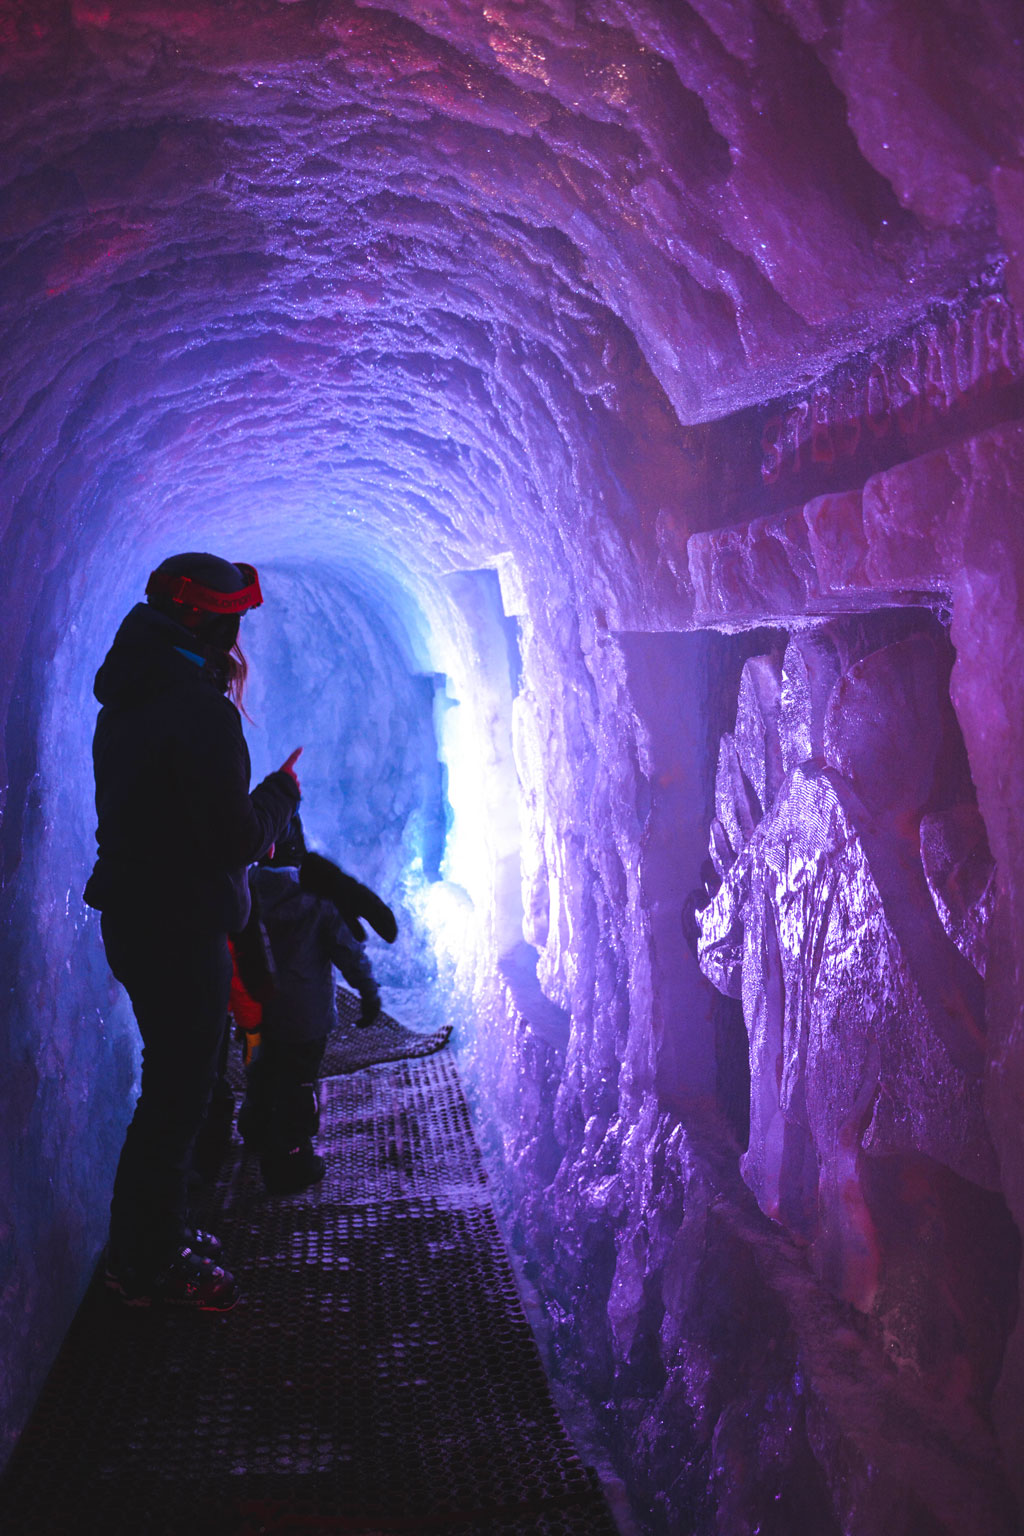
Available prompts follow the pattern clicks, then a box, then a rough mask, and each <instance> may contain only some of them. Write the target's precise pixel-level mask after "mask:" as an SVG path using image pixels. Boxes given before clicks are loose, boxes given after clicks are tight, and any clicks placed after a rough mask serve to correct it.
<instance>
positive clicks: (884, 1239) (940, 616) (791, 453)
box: [0, 0, 1024, 1536]
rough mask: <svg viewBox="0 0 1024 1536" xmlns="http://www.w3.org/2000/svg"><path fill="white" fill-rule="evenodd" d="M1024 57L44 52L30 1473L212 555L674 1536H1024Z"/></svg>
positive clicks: (791, 4) (28, 203) (18, 1019)
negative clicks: (122, 925) (151, 735)
mask: <svg viewBox="0 0 1024 1536" xmlns="http://www.w3.org/2000/svg"><path fill="white" fill-rule="evenodd" d="M1022 54H1024V19H1022V15H1021V10H1020V6H1019V4H1018V3H1016V0H977V3H975V4H972V5H970V6H962V5H959V4H957V3H955V0H927V3H926V0H906V3H903V0H900V3H897V0H833V3H828V4H826V3H823V0H771V3H769V0H672V3H669V0H490V3H488V4H486V5H479V4H475V3H471V0H444V3H441V0H294V3H286V0H216V3H214V0H182V3H172V0H102V3H101V0H31V3H30V0H24V3H22V0H0V377H2V385H0V543H2V549H0V602H2V610H0V611H2V614H3V623H2V624H0V722H2V745H0V754H2V755H0V797H2V800H0V807H2V819H0V882H2V883H0V924H2V926H0V974H2V977H3V988H4V992H3V997H4V1002H3V1008H2V1010H0V1339H2V1350H3V1361H4V1365H3V1370H2V1372H0V1429H2V1433H3V1444H4V1448H5V1454H7V1453H8V1452H9V1451H10V1448H11V1447H12V1446H13V1444H14V1443H15V1441H16V1439H17V1436H18V1434H19V1432H20V1430H21V1428H22V1426H23V1424H24V1422H25V1418H26V1416H27V1414H28V1412H29V1409H30V1407H31V1404H32V1402H33V1401H34V1399H35V1396H36V1394H37V1393H38V1390H39V1387H40V1384H41V1382H42V1380H43V1378H44V1376H45V1373H46V1370H47V1368H48V1366H49V1363H50V1361H51V1360H52V1358H53V1356H54V1353H55V1351H56V1349H57V1347H58V1344H59V1342H60V1340H61V1338H62V1336H63V1334H64V1332H65V1330H66V1328H67V1325H68V1322H69V1320H70V1318H71V1317H72V1315H73V1313H74V1311H75V1308H76V1305H77V1303H78V1301H79V1299H80V1297H81V1295H82V1292H83V1290H84V1288H85V1286H86V1284H87V1282H88V1278H89V1275H90V1273H91V1270H92V1267H93V1265H94V1263H95V1260H96V1256H97V1254H98V1252H99V1249H100V1247H101V1245H102V1242H103V1239H104V1232H105V1223H106V1203H107V1200H108V1196H109V1187H110V1181H111V1177H112V1171H113V1167H114V1163H115V1160H116V1156H117V1151H118V1147H119V1144H120V1139H121V1135H122V1133H123V1128H124V1125H125V1122H126V1120H127V1117H128V1115H129V1113H130V1108H131V1103H132V1098H133V1093H134V1088H135V1084H136V1078H137V1071H138V1061H137V1047H136V1044H135V1035H134V1031H133V1026H132V1021H131V1017H130V1012H129V1010H128V1008H127V1004H126V1002H125V1000H124V998H123V996H122V994H121V993H120V992H119V990H118V989H117V988H116V987H115V986H114V984H113V982H112V981H111V979H110V977H109V973H108V971H107V968H106V965H105V961H104V958H103V952H102V947H101V944H100V938H99V932H98V923H97V919H96V916H95V914H92V913H90V912H89V911H88V910H87V909H86V908H85V906H84V905H83V903H82V900H81V891H82V888H83V885H84V881H85V878H86V875H87V873H88V869H89V867H90V862H91V857H92V847H93V843H92V838H93V819H92V807H91V793H92V791H91V775H90V764H89V743H90V737H91V729H92V720H93V711H94V708H95V706H94V703H93V700H92V696H91V686H92V677H93V674H94V672H95V669H96V666H97V665H98V663H99V661H100V660H101V658H102V656H103V653H104V651H105V649H106V647H107V645H108V644H109V642H110V638H111V635H112V633H113V631H114V629H115V627H116V625H117V623H118V622H119V620H120V618H121V617H122V616H123V614H124V613H125V612H126V611H127V609H128V608H129V607H130V606H131V604H132V603H133V602H135V601H137V600H138V599H139V597H140V595H141V592H142V590H143V587H144V584H145V579H146V575H147V573H148V571H149V570H150V569H151V568H152V567H153V565H155V564H156V563H157V562H158V561H159V560H160V559H161V558H163V557H164V556H165V555H167V554H168V553H170V552H172V551H174V550H178V549H186V548H212V549H214V550H216V551H217V552H219V553H224V554H226V555H228V556H229V557H231V558H237V559H242V560H249V561H251V562H252V563H254V564H255V565H256V566H257V567H258V568H259V570H260V572H261V579H263V582H264V591H265V596H266V602H265V605H264V607H263V608H262V609H261V610H259V611H258V612H257V613H255V614H253V615H250V616H249V617H247V619H246V621H245V626H246V627H245V634H246V638H247V646H248V649H249V654H250V661H251V665H252V684H251V690H250V702H249V712H250V715H251V716H252V722H251V725H248V726H247V732H248V734H249V739H250V744H251V747H252V753H253V759H254V765H255V768H256V771H257V773H262V772H264V771H266V770H267V769H269V768H272V767H274V766H276V765H277V763H279V762H280V761H281V760H282V759H283V757H284V756H285V755H286V754H287V752H288V751H290V750H291V748H292V747H294V746H296V745H298V744H299V743H300V742H302V743H303V744H304V745H305V747H306V753H305V755H304V758H303V764H304V785H305V789H306V794H307V806H308V810H307V815H308V825H309V828H310V832H311V835H312V837H313V839H314V840H315V841H316V842H317V843H318V844H319V845H320V846H321V847H323V849H324V850H325V851H331V850H333V851H334V852H335V854H336V856H338V857H341V858H343V860H346V861H348V862H349V863H350V864H351V865H352V866H353V867H357V868H358V869H359V870H360V871H361V872H365V877H366V878H367V879H369V880H370V881H371V882H373V883H376V884H377V885H378V886H379V888H380V889H381V890H382V892H383V893H384V894H385V895H386V896H387V897H388V898H389V899H390V900H392V901H393V902H394V903H395V904H396V906H397V907H398V909H399V910H400V913H401V916H402V931H403V937H402V942H401V944H400V945H399V946H398V947H396V950H395V951H394V952H393V953H389V954H388V955H386V956H384V955H382V957H381V965H382V966H386V967H387V968H388V969H387V973H386V974H384V975H383V976H382V979H384V980H385V982H386V984H387V985H388V986H389V987H391V988H393V989H394V992H395V995H397V996H400V997H402V998H403V999H404V1000H405V1003H406V1005H407V1006H408V1008H409V1009H410V1010H413V1011H415V1013H416V1017H418V1018H421V1019H424V1020H429V1019H432V1018H435V1017H436V1016H437V1015H438V1012H439V1011H441V1012H444V1011H446V1010H447V1011H449V1012H451V1013H453V1015H454V1016H455V1018H456V1020H457V1031H456V1042H457V1051H458V1057H459V1065H460V1071H461V1072H462V1074H463V1076H464V1079H465V1081H466V1083H467V1086H468V1088H469V1091H470V1094H471V1097H472V1101H473V1104H474V1113H475V1115H476V1119H477V1126H478V1132H479V1135H480V1138H481V1141H482V1143H483V1145H484V1146H485V1148H486V1149H487V1157H488V1160H489V1164H490V1168H491V1173H492V1183H493V1187H494V1189H495V1192H496V1198H497V1200H498V1203H499V1206H500V1209H501V1214H502V1219H503V1222H504V1225H505V1230H506V1233H507V1236H508V1239H509V1241H510V1243H511V1244H512V1246H513V1248H514V1250H515V1251H516V1253H517V1256H518V1262H519V1264H520V1269H521V1273H522V1275H523V1278H524V1283H525V1284H528V1285H529V1287H530V1288H531V1292H532V1294H533V1296H534V1297H535V1299H536V1302H537V1305H536V1307H535V1308H534V1314H535V1316H536V1317H537V1318H538V1319H539V1320H540V1323H541V1326H540V1338H541V1344H542V1348H543V1350H544V1352H545V1358H546V1360H547V1363H548V1365H549V1367H550V1370H551V1372H552V1375H553V1377H554V1378H555V1380H556V1381H557V1383H558V1390H559V1392H560V1393H561V1395H562V1397H561V1400H562V1402H563V1403H564V1405H565V1411H566V1412H567V1413H569V1414H571V1415H572V1416H574V1423H575V1424H576V1426H577V1428H578V1431H579V1433H580V1434H581V1435H583V1436H585V1437H586V1438H587V1440H588V1444H590V1445H591V1446H592V1447H594V1455H595V1456H598V1457H600V1458H603V1461H602V1464H603V1465H606V1466H607V1467H608V1468H610V1469H613V1470H614V1474H615V1476H617V1477H618V1478H619V1479H621V1482H622V1486H623V1488H624V1490H625V1496H626V1497H628V1499H629V1500H630V1501H631V1505H632V1508H633V1510H634V1516H633V1518H634V1519H635V1521H636V1522H637V1526H638V1528H639V1529H644V1530H649V1531H652V1532H666V1533H668V1532H681V1531H690V1530H693V1531H695V1532H700V1533H708V1536H710V1533H716V1536H717V1533H723V1536H724V1533H729V1536H733V1533H735V1536H740V1533H748V1532H750V1533H752V1532H755V1531H759V1532H761V1533H762V1536H769V1533H771V1536H791V1533H794V1532H813V1533H815V1536H833V1533H834V1536H839V1533H842V1536H879V1533H880V1532H883V1531H884V1532H885V1533H886V1536H924V1533H927V1536H940V1533H942V1536H1010V1533H1012V1532H1014V1531H1015V1530H1017V1529H1019V1522H1020V1507H1021V1506H1020V1499H1021V1496H1022V1494H1024V1486H1022V1483H1021V1468H1022V1467H1024V1324H1022V1323H1021V1320H1020V1305H1019V1301H1020V1263H1021V1242H1020V1229H1021V1223H1022V1221H1024V1148H1022V1133H1021V1126H1022V1124H1024V1014H1022V1004H1021V997H1022V996H1024V915H1022V912H1021V901H1022V881H1024V862H1022V846H1021V845H1022V836H1024V831H1022V829H1024V816H1022V807H1024V698H1022V692H1024V682H1022V679H1024V668H1022V665H1021V657H1022V654H1024V635H1022V628H1021V599H1020V593H1021V590H1024V520H1022V516H1021V503H1022V490H1024V319H1022V316H1024V58H1022Z"/></svg>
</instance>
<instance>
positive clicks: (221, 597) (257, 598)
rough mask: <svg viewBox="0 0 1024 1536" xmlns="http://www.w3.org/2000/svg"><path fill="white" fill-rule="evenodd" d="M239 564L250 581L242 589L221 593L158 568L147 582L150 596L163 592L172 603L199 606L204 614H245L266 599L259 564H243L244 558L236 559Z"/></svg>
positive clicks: (190, 579)
mask: <svg viewBox="0 0 1024 1536" xmlns="http://www.w3.org/2000/svg"><path fill="white" fill-rule="evenodd" d="M235 564H236V565H237V566H238V569H239V570H240V571H241V573H242V575H243V576H244V577H245V580H246V585H245V586H244V587H243V588H242V590H241V591H240V592H217V591H216V590H215V589H214V588H213V587H204V586H203V584H202V582H199V581H193V580H192V577H191V576H159V575H157V573H156V571H154V572H153V574H152V575H151V576H150V578H149V580H148V581H147V582H146V596H147V597H149V596H150V594H151V593H154V592H156V593H163V595H164V596H165V597H169V598H170V600H171V602H172V603H181V604H182V605H183V606H184V607H185V608H199V609H201V610H202V611H203V612H204V613H245V612H246V610H247V609H249V608H259V607H260V605H261V604H262V602H263V593H262V592H261V591H260V579H259V577H258V576H257V574H256V567H255V566H254V565H243V564H242V562H241V561H240V560H236V561H235Z"/></svg>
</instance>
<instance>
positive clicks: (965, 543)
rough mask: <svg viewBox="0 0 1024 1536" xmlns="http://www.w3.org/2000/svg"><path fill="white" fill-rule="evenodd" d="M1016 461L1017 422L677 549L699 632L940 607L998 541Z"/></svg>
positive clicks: (1023, 443) (1021, 440) (1020, 446)
mask: <svg viewBox="0 0 1024 1536" xmlns="http://www.w3.org/2000/svg"><path fill="white" fill-rule="evenodd" d="M1022 462H1024V421H1018V422H1012V423H1009V424H1007V425H1003V426H999V427H995V428H992V429H991V430H990V431H988V432H985V433H982V434H980V435H979V436H977V437H974V438H970V439H967V440H966V441H964V442H961V443H957V444H955V445H953V446H951V447H947V448H943V449H940V450H938V451H937V452H934V453H929V454H924V455H922V456H921V457H920V458H916V459H911V460H908V461H907V462H906V463H904V464H900V465H897V466H896V467H895V468H894V469H890V470H886V471H884V472H882V473H880V474H877V475H873V476H872V477H871V479H869V480H868V481H867V482H866V484H865V485H864V487H863V489H862V490H859V491H846V492H841V493H837V494H833V495H826V496H818V497H815V498H814V500H812V501H808V502H807V503H805V504H804V505H803V506H798V507H791V508H789V509H787V510H786V511H785V512H781V513H777V514H775V515H774V516H770V517H759V518H755V519H754V520H753V521H751V522H749V523H745V524H742V525H740V526H734V527H729V528H719V529H715V530H714V531H712V532H708V533H698V534H694V535H693V536H692V537H691V538H690V540H689V542H688V544H687V558H688V562H689V569H690V578H691V581H692V583H693V591H694V613H693V623H694V625H695V626H696V627H698V628H714V629H726V630H739V629H747V628H751V627H753V626H755V625H758V624H782V625H785V626H787V627H792V626H794V625H796V626H798V625H799V623H800V621H801V620H802V619H816V618H823V617H829V616H832V615H834V614H837V613H845V612H863V611H864V610H865V609H869V608H878V607H887V606H894V605H899V606H906V605H910V604H923V605H926V606H930V607H938V608H941V607H944V606H946V605H947V604H948V602H949V595H950V593H951V591H952V588H953V586H954V583H955V578H956V575H957V572H958V571H961V570H962V569H963V568H964V565H965V564H967V565H969V564H971V563H973V562H972V561H971V560H969V559H968V558H967V556H968V553H969V551H970V550H972V549H973V550H974V552H975V553H976V551H977V548H978V539H979V536H980V539H981V542H982V543H984V544H988V543H990V542H992V543H994V542H995V541H998V539H999V536H1000V533H1001V531H1002V528H1003V527H1005V523H1004V519H1005V516H1006V512H1007V506H1006V492H1007V490H1008V487H1010V486H1011V485H1012V483H1013V479H1012V477H1013V475H1014V473H1018V472H1019V470H1020V467H1021V464H1022Z"/></svg>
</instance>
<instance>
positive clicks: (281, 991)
mask: <svg viewBox="0 0 1024 1536" xmlns="http://www.w3.org/2000/svg"><path fill="white" fill-rule="evenodd" d="M310 871H312V880H311V879H310ZM311 884H312V885H313V886H314V887H315V889H311V888H310V887H311ZM249 885H250V889H251V891H252V899H253V909H252V915H251V917H250V921H249V924H248V927H247V929H246V932H245V934H244V935H242V936H240V939H239V941H238V942H236V945H235V955H236V964H237V966H238V970H239V973H240V979H241V981H242V983H243V985H244V986H245V988H246V990H247V992H248V995H249V1000H250V1002H253V1001H255V1002H257V1003H259V1004H260V1005H261V1008H260V1017H259V1046H258V1047H257V1049H256V1052H255V1054H254V1056H253V1059H252V1060H251V1061H250V1063H249V1065H248V1068H247V1073H246V1096H245V1103H244V1104H243V1106H242V1109H241V1111H240V1113H239V1117H238V1124H239V1130H240V1131H241V1133H242V1135H243V1137H244V1139H245V1141H246V1143H247V1145H249V1146H251V1147H252V1148H253V1149H254V1150H255V1151H256V1152H257V1153H258V1155H259V1159H260V1171H261V1172H262V1174H263V1180H264V1183H265V1184H266V1186H267V1190H268V1191H269V1193H271V1194H275V1195H282V1194H291V1193H294V1192H295V1191H297V1190H300V1189H306V1188H308V1186H309V1185H311V1184H315V1183H316V1182H317V1181H318V1180H319V1179H321V1178H322V1177H323V1174H324V1162H323V1159H322V1158H321V1157H320V1156H319V1155H318V1154H317V1153H316V1152H315V1151H314V1150H313V1137H314V1136H315V1134H316V1131H317V1128H318V1126H319V1104H318V1099H317V1083H318V1080H319V1074H320V1065H321V1062H322V1061H323V1056H324V1050H325V1048H326V1045H327V1037H328V1035H329V1034H330V1031H331V1030H332V1029H333V1028H334V1025H335V1022H336V1016H335V991H334V972H333V967H334V966H337V968H338V970H339V971H340V972H341V974H342V976H344V978H345V980H346V981H347V982H348V984H349V985H350V986H351V987H353V988H354V989H355V990H356V991H357V992H358V994H359V997H360V1003H361V1008H360V1015H359V1023H360V1024H363V1025H366V1024H372V1023H373V1021H374V1020H375V1019H376V1018H377V1017H378V1015H379V1013H380V993H379V991H378V988H377V983H376V982H375V980H374V978H373V972H372V970H371V968H370V963H369V961H368V960H367V958H366V955H365V953H364V951H363V945H362V940H363V939H365V937H366V933H365V930H364V929H363V927H362V925H361V923H360V921H359V919H360V916H365V917H367V919H368V920H369V921H371V922H373V925H374V927H375V928H377V930H378V932H380V933H381V936H382V937H384V938H386V939H387V940H388V942H389V943H391V942H393V940H394V938H395V936H396V934H397V932H398V927H397V924H396V923H395V919H394V915H393V913H392V912H391V910H390V908H389V907H387V906H386V905H385V904H384V902H382V901H381V900H380V898H379V897H378V896H376V895H374V893H373V892H372V891H370V890H369V889H368V888H367V887H366V886H362V885H360V884H359V882H358V881H356V880H353V879H352V877H351V876H349V875H345V874H344V872H343V871H342V870H340V869H339V868H338V866H337V865H336V864H332V863H331V861H330V860H329V859H324V858H322V857H321V856H320V855H319V854H313V853H308V852H307V850H306V844H305V838H304V836H303V832H302V823H301V821H300V819H299V816H298V814H297V813H296V815H295V816H294V818H293V820H292V823H291V826H290V827H289V829H288V831H287V832H286V834H285V836H284V837H283V838H282V839H281V840H280V841H279V843H278V844H277V846H276V847H275V849H274V850H273V853H272V855H269V856H268V857H267V858H266V859H265V860H264V861H263V862H262V863H261V865H260V866H259V867H258V868H257V869H254V870H252V871H251V872H250V875H249ZM325 889H329V890H330V891H331V892H332V893H333V896H335V897H337V898H338V900H335V899H333V897H328V896H325V895H322V894H317V892H318V891H323V890H325ZM339 901H340V902H343V903H344V907H343V908H342V907H341V906H340V905H339ZM250 1027H251V1026H250Z"/></svg>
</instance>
